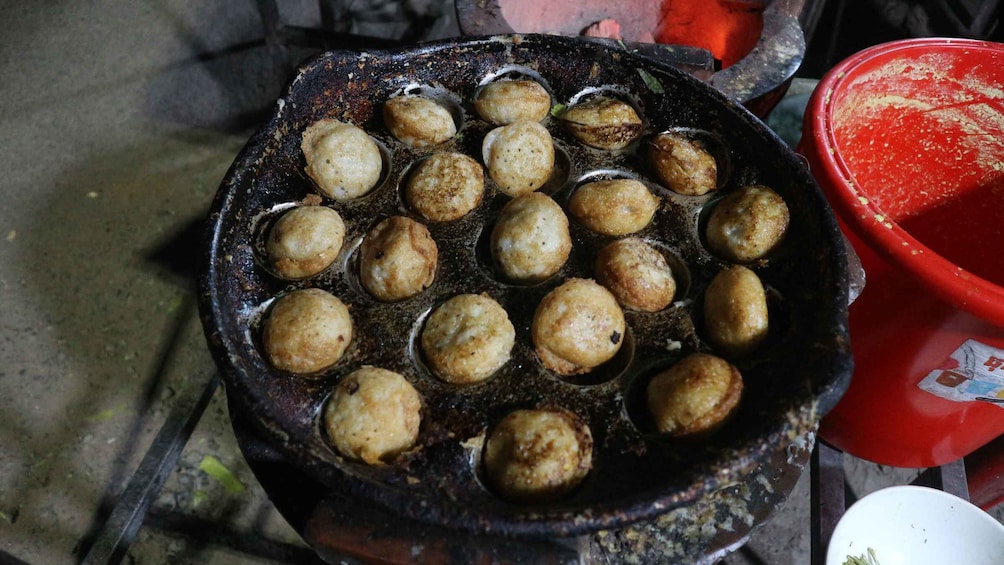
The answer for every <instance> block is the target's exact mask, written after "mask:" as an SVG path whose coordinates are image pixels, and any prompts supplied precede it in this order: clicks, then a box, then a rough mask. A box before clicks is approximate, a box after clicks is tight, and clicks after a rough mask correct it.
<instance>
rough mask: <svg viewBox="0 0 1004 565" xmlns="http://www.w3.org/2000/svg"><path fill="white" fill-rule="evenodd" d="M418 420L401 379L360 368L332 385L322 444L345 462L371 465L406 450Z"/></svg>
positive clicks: (417, 407)
mask: <svg viewBox="0 0 1004 565" xmlns="http://www.w3.org/2000/svg"><path fill="white" fill-rule="evenodd" d="M421 422H422V400H421V397H419V395H418V392H417V391H415V388H414V387H412V386H411V383H409V382H408V381H407V380H405V378H404V377H402V376H401V375H399V374H397V373H395V372H393V371H388V370H386V369H380V368H377V367H363V368H361V369H357V370H356V371H353V372H352V373H349V374H348V375H346V376H345V377H344V378H343V379H342V380H340V381H339V382H338V384H337V385H335V390H334V391H333V392H332V394H331V398H330V399H329V400H328V403H327V405H326V406H325V408H324V429H325V431H326V432H327V434H328V441H330V442H331V444H332V445H333V446H334V448H335V449H336V450H338V452H339V453H341V454H342V455H343V456H345V457H349V458H351V459H358V460H362V461H364V462H366V463H370V464H374V463H379V462H381V461H382V460H386V459H387V458H390V457H393V456H395V455H397V454H399V453H401V452H404V451H407V450H408V449H411V447H412V446H413V445H415V440H416V439H417V438H418V430H419V427H420V425H421Z"/></svg>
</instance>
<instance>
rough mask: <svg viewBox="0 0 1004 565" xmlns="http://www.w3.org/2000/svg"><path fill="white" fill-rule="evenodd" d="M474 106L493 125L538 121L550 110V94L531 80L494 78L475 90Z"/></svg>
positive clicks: (482, 117)
mask: <svg viewBox="0 0 1004 565" xmlns="http://www.w3.org/2000/svg"><path fill="white" fill-rule="evenodd" d="M474 109H475V110H477V112H478V115H479V116H481V119H483V120H485V121H486V122H488V123H491V124H494V125H497V126H502V125H506V124H511V123H513V122H518V121H520V120H531V121H534V122H539V121H541V120H543V119H544V118H546V117H547V114H548V113H549V112H550V111H551V95H550V94H548V93H547V90H545V89H544V87H543V86H541V85H540V83H539V82H537V81H535V80H526V79H517V80H497V81H495V82H491V83H488V84H486V85H484V86H483V87H481V89H480V90H478V93H477V95H476V96H475V98H474Z"/></svg>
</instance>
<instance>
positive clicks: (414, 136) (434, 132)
mask: <svg viewBox="0 0 1004 565" xmlns="http://www.w3.org/2000/svg"><path fill="white" fill-rule="evenodd" d="M383 120H384V124H385V125H386V126H387V129H388V130H390V133H391V135H393V136H394V137H396V138H397V139H398V140H399V141H401V142H402V143H404V144H406V145H410V146H411V147H419V148H421V147H429V146H431V145H438V144H440V143H443V142H444V141H448V140H449V139H451V138H452V137H453V136H454V135H456V134H457V124H456V122H454V121H453V115H452V114H450V111H449V110H448V109H447V108H446V107H445V106H443V105H442V104H440V103H439V102H436V101H435V100H433V99H431V98H428V97H426V96H420V95H412V94H406V95H402V96H395V97H394V98H391V99H390V100H388V101H387V102H385V103H384V105H383Z"/></svg>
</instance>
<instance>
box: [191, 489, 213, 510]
mask: <svg viewBox="0 0 1004 565" xmlns="http://www.w3.org/2000/svg"><path fill="white" fill-rule="evenodd" d="M207 500H209V493H207V492H206V491H204V490H202V489H199V490H196V491H195V492H194V493H192V508H198V507H199V506H202V503H203V502H205V501H207Z"/></svg>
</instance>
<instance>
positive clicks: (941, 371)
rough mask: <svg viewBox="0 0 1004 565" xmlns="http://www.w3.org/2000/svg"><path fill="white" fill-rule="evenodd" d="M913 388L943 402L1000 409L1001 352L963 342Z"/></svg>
mask: <svg viewBox="0 0 1004 565" xmlns="http://www.w3.org/2000/svg"><path fill="white" fill-rule="evenodd" d="M917 386H919V387H920V388H921V389H922V390H926V391H927V392H930V393H931V394H934V395H937V396H940V397H941V398H944V399H946V400H952V401H955V402H971V401H984V402H992V403H994V404H997V405H998V406H1001V407H1004V350H1000V349H997V348H995V347H991V346H989V345H986V344H984V343H980V342H978V341H975V340H972V339H970V340H966V342H965V343H963V344H962V345H960V346H959V348H958V349H956V350H955V351H954V352H953V353H952V355H951V357H949V358H948V359H946V360H945V363H943V364H942V366H941V367H939V368H937V369H935V370H933V371H931V372H930V373H928V374H927V376H926V377H924V380H922V381H920V383H919V384H918V385H917Z"/></svg>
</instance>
